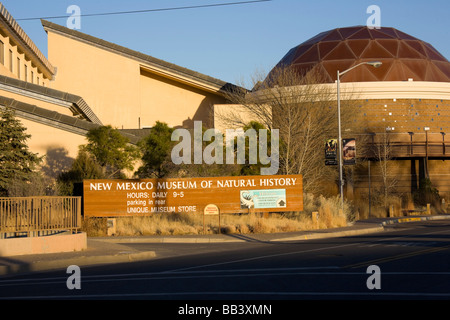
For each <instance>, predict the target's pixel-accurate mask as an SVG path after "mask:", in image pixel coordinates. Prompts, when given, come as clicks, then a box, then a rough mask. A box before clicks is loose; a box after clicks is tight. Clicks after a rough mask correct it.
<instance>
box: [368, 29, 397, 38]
mask: <svg viewBox="0 0 450 320" xmlns="http://www.w3.org/2000/svg"><path fill="white" fill-rule="evenodd" d="M370 34H371V35H372V38H373V39H394V38H395V37H394V36H392V35H389V34H387V33H384V32H380V31H378V30H377V29H370Z"/></svg>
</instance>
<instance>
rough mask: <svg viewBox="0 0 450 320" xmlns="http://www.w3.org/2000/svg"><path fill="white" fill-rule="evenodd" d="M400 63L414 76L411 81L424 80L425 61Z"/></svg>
mask: <svg viewBox="0 0 450 320" xmlns="http://www.w3.org/2000/svg"><path fill="white" fill-rule="evenodd" d="M402 63H403V64H404V65H406V66H407V67H408V69H409V70H411V72H413V73H414V74H415V76H413V77H411V78H413V79H426V74H427V68H428V62H427V61H426V60H403V61H402Z"/></svg>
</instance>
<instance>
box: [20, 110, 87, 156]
mask: <svg viewBox="0 0 450 320" xmlns="http://www.w3.org/2000/svg"><path fill="white" fill-rule="evenodd" d="M18 119H19V120H20V121H21V122H22V124H23V125H24V126H25V127H26V128H27V131H26V132H27V134H30V135H31V138H30V139H29V140H28V141H27V144H28V147H29V148H30V150H31V151H32V152H34V153H38V154H39V155H40V156H44V155H47V154H48V153H49V152H50V153H52V152H53V153H54V152H55V151H59V152H63V151H64V153H65V154H66V157H68V158H72V159H74V158H75V157H76V156H77V154H78V147H79V146H80V145H82V144H86V143H87V140H86V137H85V136H81V135H79V134H75V133H71V132H68V131H65V130H61V129H58V128H54V127H51V126H48V125H45V124H41V123H37V122H34V121H31V120H27V119H23V118H21V117H18ZM59 154H60V155H62V153H59ZM61 160H63V159H61Z"/></svg>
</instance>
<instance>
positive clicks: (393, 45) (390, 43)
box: [377, 39, 398, 57]
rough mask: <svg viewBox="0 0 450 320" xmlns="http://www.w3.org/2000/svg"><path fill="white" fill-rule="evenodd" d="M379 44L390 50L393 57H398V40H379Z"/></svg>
mask: <svg viewBox="0 0 450 320" xmlns="http://www.w3.org/2000/svg"><path fill="white" fill-rule="evenodd" d="M377 42H378V43H379V44H381V45H382V46H383V48H385V49H386V50H387V51H389V52H390V53H391V54H392V56H393V57H397V55H398V41H397V40H394V39H392V40H385V39H383V40H381V39H380V40H377Z"/></svg>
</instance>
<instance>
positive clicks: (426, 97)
mask: <svg viewBox="0 0 450 320" xmlns="http://www.w3.org/2000/svg"><path fill="white" fill-rule="evenodd" d="M42 26H43V28H44V30H45V31H46V33H47V35H48V58H47V57H45V56H44V55H43V54H42V53H41V51H40V50H39V49H38V48H37V47H36V45H35V44H34V43H33V42H32V40H31V39H30V38H29V37H28V36H27V34H26V33H25V32H24V31H23V29H22V28H21V27H20V26H19V25H18V23H17V22H16V21H15V20H14V18H13V17H12V16H11V15H10V14H9V12H8V11H7V9H6V8H5V7H4V6H3V5H0V107H1V106H9V107H11V108H13V109H14V110H15V112H16V116H17V117H19V118H20V120H21V121H22V122H23V124H24V125H25V126H26V127H27V130H28V133H29V134H30V135H31V139H30V141H29V142H28V144H29V146H30V149H31V150H32V151H33V152H35V153H39V154H40V155H47V156H50V155H52V154H53V155H59V156H61V155H63V156H64V157H66V158H68V159H69V158H70V159H73V158H75V157H76V154H77V151H78V146H79V145H82V144H84V143H85V142H86V140H85V135H86V133H87V132H88V131H89V130H90V129H92V128H96V127H98V126H101V125H111V126H113V127H115V128H118V129H120V130H121V132H122V134H124V135H126V136H127V137H128V138H129V139H130V142H131V143H137V142H138V141H139V139H140V138H141V137H142V135H143V134H145V132H146V131H145V130H144V129H146V128H150V127H152V126H153V125H154V124H155V122H156V121H162V122H166V123H167V124H168V125H169V126H171V127H184V128H192V127H193V122H194V121H196V120H199V121H202V122H203V123H204V125H205V126H207V127H218V122H217V120H218V119H217V110H220V109H223V108H228V107H231V104H230V103H229V101H228V100H227V92H228V90H229V89H230V88H237V86H235V85H233V84H230V83H227V82H225V81H222V80H219V79H216V78H213V77H211V76H208V75H204V74H201V73H198V72H195V71H193V70H190V69H187V68H184V67H181V66H178V65H175V64H172V63H169V62H166V61H164V60H160V59H157V58H154V57H152V56H149V55H146V54H143V53H140V52H137V51H134V50H132V49H129V48H125V47H122V46H119V45H117V44H114V43H111V42H108V41H105V40H102V39H99V38H96V37H93V36H91V35H88V34H85V33H82V32H80V31H77V30H73V29H69V28H66V27H64V26H61V25H58V24H55V23H52V22H50V21H45V20H42ZM369 61H380V62H382V65H381V66H380V67H379V68H372V67H371V66H369V65H364V64H362V65H360V66H359V67H358V68H355V69H354V70H351V71H349V72H347V73H345V75H343V76H342V77H341V78H340V82H341V84H340V86H341V90H342V92H343V95H342V99H344V100H345V99H353V100H354V101H356V103H357V108H358V110H359V114H361V121H360V122H356V123H355V124H354V126H355V128H356V127H358V126H361V127H364V128H359V129H363V130H362V131H363V134H370V135H371V136H372V137H373V138H374V139H375V140H376V139H377V137H380V136H381V134H383V133H385V132H386V129H387V128H389V129H390V131H389V134H390V142H391V145H392V159H393V161H397V162H398V163H399V164H400V165H399V166H398V168H397V172H396V173H395V175H396V176H397V177H399V181H398V188H397V189H398V190H399V192H411V191H414V190H416V189H417V188H419V182H420V181H421V178H422V177H426V176H427V177H429V178H430V180H431V181H432V183H433V185H435V186H436V188H437V189H438V190H439V191H440V192H441V194H450V165H449V161H448V159H449V157H450V143H449V142H448V141H449V139H450V138H449V137H448V136H447V134H448V133H450V62H449V61H448V60H447V59H446V58H445V57H443V56H442V55H441V54H440V53H439V52H438V51H437V50H436V49H435V48H433V46H432V45H430V44H428V43H426V42H424V41H422V40H420V39H417V38H415V37H414V36H411V35H408V34H406V33H404V32H401V31H399V30H396V29H394V28H386V27H383V28H380V29H370V28H368V27H365V26H356V27H347V28H337V29H333V30H329V31H326V32H322V33H320V34H318V35H317V36H315V37H313V38H311V39H309V40H307V41H304V42H302V43H301V44H299V45H298V46H296V47H294V48H292V49H291V50H289V51H288V52H287V53H286V55H285V56H284V57H283V58H282V59H281V60H280V61H279V62H278V64H277V66H276V67H279V66H283V67H286V66H287V67H290V68H294V69H295V70H297V71H299V72H300V73H302V74H307V73H308V72H310V71H311V70H314V72H320V73H321V74H322V75H323V78H324V79H325V80H324V81H323V85H324V86H330V87H332V88H333V90H335V88H336V80H337V79H336V78H337V71H338V70H340V71H341V72H342V71H344V70H347V69H349V68H352V67H354V66H357V65H359V64H361V63H363V62H369ZM268 77H270V74H269V75H268ZM239 89H240V88H239ZM256 91H257V90H256V89H254V90H249V92H248V94H255V92H256ZM346 93H352V94H346ZM363 123H364V126H362V124H363ZM345 129H349V128H344V131H343V138H345V132H346V131H345ZM358 132H361V130H359V131H358ZM354 138H356V139H358V137H357V136H355V137H354ZM357 141H358V140H357ZM357 148H358V147H357ZM357 150H358V149H357ZM373 160H375V159H373ZM375 162H376V161H374V164H375ZM354 173H355V176H354V177H352V179H348V181H347V182H348V183H346V189H347V190H346V191H347V196H351V195H352V194H354V193H357V192H364V193H365V192H367V183H368V177H369V176H370V174H367V173H366V169H365V168H363V169H362V171H361V172H359V173H358V172H354ZM371 174H373V176H372V179H373V181H376V179H377V172H376V165H374V171H373V173H371ZM350 180H351V183H349V181H350Z"/></svg>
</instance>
